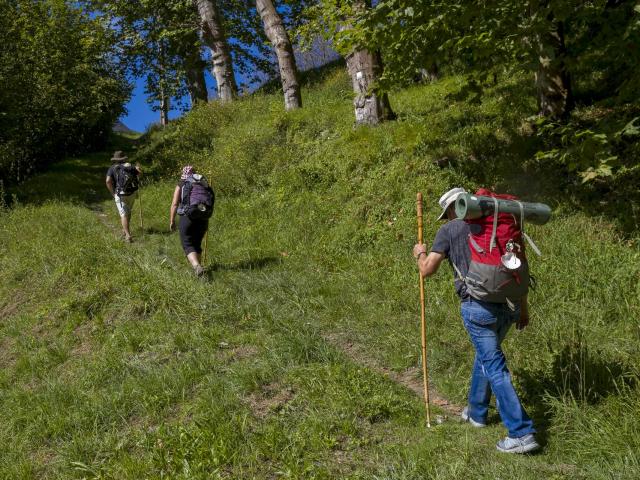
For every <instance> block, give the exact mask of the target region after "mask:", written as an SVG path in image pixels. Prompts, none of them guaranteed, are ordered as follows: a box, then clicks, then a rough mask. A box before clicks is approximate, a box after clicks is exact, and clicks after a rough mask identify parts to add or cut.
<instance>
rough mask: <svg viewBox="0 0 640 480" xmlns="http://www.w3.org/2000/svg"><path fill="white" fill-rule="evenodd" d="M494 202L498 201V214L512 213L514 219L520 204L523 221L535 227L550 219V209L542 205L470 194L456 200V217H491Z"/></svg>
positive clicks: (471, 218) (517, 215)
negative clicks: (533, 224)
mask: <svg viewBox="0 0 640 480" xmlns="http://www.w3.org/2000/svg"><path fill="white" fill-rule="evenodd" d="M495 200H498V211H499V212H500V213H512V214H514V215H515V216H516V218H518V219H519V218H520V213H521V212H520V204H522V208H523V212H524V219H525V221H527V222H531V223H535V224H536V225H544V224H545V223H547V222H548V221H549V219H550V218H551V207H549V205H545V204H544V203H531V202H517V201H515V200H505V199H501V198H498V199H495V198H493V197H482V196H479V195H473V194H471V193H463V194H462V195H460V196H459V197H458V199H457V200H456V216H457V217H458V218H459V219H463V220H473V219H475V218H481V217H486V216H488V215H493V211H494V209H495Z"/></svg>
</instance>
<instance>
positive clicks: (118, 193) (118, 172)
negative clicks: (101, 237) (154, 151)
mask: <svg viewBox="0 0 640 480" xmlns="http://www.w3.org/2000/svg"><path fill="white" fill-rule="evenodd" d="M127 160H128V157H127V156H126V155H125V154H124V152H122V151H120V150H118V151H117V152H115V153H114V154H113V158H111V161H112V162H113V165H111V167H109V170H108V171H107V179H106V184H107V190H109V193H110V194H111V196H112V197H113V199H114V200H115V202H116V208H117V209H118V213H119V214H120V221H121V223H122V233H123V236H124V240H125V241H126V242H127V243H131V242H132V241H133V239H132V238H131V232H130V231H129V221H130V220H131V210H132V208H133V204H134V202H135V199H136V197H137V192H138V188H139V179H140V177H141V176H142V169H141V168H140V165H139V164H136V165H135V166H134V165H131V164H130V163H129V162H128V161H127Z"/></svg>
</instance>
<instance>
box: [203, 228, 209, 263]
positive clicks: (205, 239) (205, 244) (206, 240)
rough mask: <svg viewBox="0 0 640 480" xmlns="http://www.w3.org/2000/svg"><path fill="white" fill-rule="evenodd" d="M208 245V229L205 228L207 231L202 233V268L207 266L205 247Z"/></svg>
mask: <svg viewBox="0 0 640 480" xmlns="http://www.w3.org/2000/svg"><path fill="white" fill-rule="evenodd" d="M208 245H209V229H208V228H207V231H206V232H204V249H203V252H202V266H203V267H204V266H206V264H207V247H208Z"/></svg>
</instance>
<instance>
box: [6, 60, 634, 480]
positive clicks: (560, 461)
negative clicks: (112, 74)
mask: <svg viewBox="0 0 640 480" xmlns="http://www.w3.org/2000/svg"><path fill="white" fill-rule="evenodd" d="M527 85H529V82H527V81H526V79H523V78H520V77H517V76H514V77H513V78H511V79H509V80H508V81H505V80H501V81H500V82H499V83H498V84H497V85H495V86H494V87H492V88H489V89H487V90H486V91H485V94H484V95H482V97H481V98H480V101H478V102H475V103H468V102H466V101H465V100H464V97H461V96H460V95H459V94H460V92H461V90H463V89H464V87H465V79H464V78H462V77H460V76H454V77H447V78H444V79H443V80H442V81H439V82H437V83H435V84H432V85H428V86H414V87H412V88H409V89H406V90H403V91H399V92H397V93H396V94H395V96H394V97H395V98H394V107H395V108H396V110H397V112H398V114H399V120H398V121H397V122H390V123H388V124H385V125H382V126H380V127H378V128H358V129H354V128H353V125H352V121H351V119H350V109H351V106H350V103H349V101H348V99H349V95H350V85H349V79H348V78H347V76H346V75H345V73H344V72H343V71H342V69H334V70H332V71H329V72H326V73H325V78H324V81H323V82H321V83H319V84H314V85H313V86H312V88H307V89H306V90H305V92H304V94H305V98H307V99H308V101H307V107H306V108H305V109H304V110H299V111H295V112H289V113H283V112H282V108H281V98H280V94H279V93H278V94H274V95H256V96H252V97H251V98H247V99H243V100H241V101H239V102H236V103H233V104H231V105H219V104H211V105H207V106H203V107H199V108H197V109H196V110H195V111H194V112H192V113H190V114H189V115H187V116H186V117H185V118H184V119H182V120H180V121H178V122H175V123H174V124H173V125H171V126H170V127H168V128H166V129H163V130H160V129H157V130H154V131H151V132H149V133H148V134H147V136H146V140H145V142H146V143H145V144H143V145H140V146H139V149H138V152H139V153H138V154H137V155H136V157H137V158H136V160H139V161H141V162H142V164H143V168H145V170H146V171H151V170H152V171H153V174H152V175H150V176H149V177H146V178H147V180H146V181H145V182H146V183H145V185H144V186H143V188H142V193H141V194H142V201H143V207H144V221H145V229H146V230H145V232H144V235H143V234H142V233H143V232H141V231H140V227H139V226H138V222H137V213H138V210H137V209H138V208H139V206H138V205H136V207H135V211H134V221H133V234H134V237H135V239H136V242H135V243H133V244H131V245H128V244H127V245H125V244H123V243H122V242H121V241H120V240H118V233H119V226H118V223H119V219H118V217H117V213H116V211H115V208H114V205H113V202H112V200H111V199H109V198H107V197H108V195H105V194H106V190H105V189H104V184H103V182H104V172H105V171H106V168H107V166H108V164H109V160H108V158H109V155H108V154H102V155H96V156H91V157H84V158H79V159H74V160H69V161H65V162H62V163H60V164H58V165H56V167H55V169H54V170H52V171H50V172H48V173H47V174H46V175H44V176H38V177H36V178H34V179H32V180H30V181H28V182H26V183H25V184H24V185H23V187H22V188H21V189H20V192H19V193H18V205H17V206H16V207H15V208H13V209H11V210H9V211H3V212H2V213H0V220H1V221H0V318H1V320H2V321H1V322H0V345H1V346H2V348H1V349H0V366H1V367H2V368H0V390H1V391H2V395H1V396H0V407H1V408H0V423H1V424H2V425H3V428H2V429H0V472H1V473H2V475H3V476H6V477H8V478H94V479H98V478H104V479H108V478H118V479H139V478H183V479H200V478H202V479H205V478H242V479H244V478H256V479H267V478H277V477H284V478H287V477H288V478H301V479H302V478H305V479H307V478H308V479H335V478H346V479H358V480H365V479H371V478H379V479H388V480H391V479H393V480H398V479H411V480H414V479H423V478H427V479H459V478H479V479H495V478H518V479H531V480H533V479H536V480H537V479H539V478H571V479H573V478H577V479H591V478H593V479H599V478H609V477H611V476H612V475H613V476H615V477H617V478H621V479H627V478H628V479H635V478H636V477H638V472H639V471H640V460H639V457H638V451H639V448H640V447H639V445H638V438H640V437H639V436H638V433H639V432H638V422H637V421H636V417H637V411H638V408H640V405H639V400H638V399H639V398H640V396H639V395H638V393H639V392H638V380H639V373H640V357H639V356H638V347H637V346H638V341H639V340H640V339H639V332H640V329H639V325H638V319H639V318H640V291H639V290H638V282H637V278H638V275H639V273H640V271H639V268H640V267H639V265H640V263H639V262H638V259H640V250H639V243H638V240H637V234H636V235H635V236H633V237H631V238H628V239H626V240H624V239H621V238H620V235H619V233H618V232H617V230H616V228H615V225H613V224H612V222H611V219H610V218H606V217H605V218H603V217H601V216H599V215H597V212H595V211H589V210H587V211H586V212H578V211H575V210H574V209H572V207H571V204H570V203H568V202H567V198H566V195H564V194H561V195H557V193H558V192H556V191H554V190H553V189H551V188H550V186H551V185H553V184H554V183H553V182H552V180H554V179H555V181H556V182H557V181H558V178H557V177H560V175H558V174H557V172H551V175H550V177H551V180H548V179H547V178H545V177H541V176H540V175H541V174H540V172H538V171H535V170H533V171H532V170H526V169H518V167H519V166H521V165H522V164H524V163H525V160H526V159H529V158H531V157H532V155H533V153H534V152H535V151H536V148H538V146H539V145H538V144H536V143H535V142H536V141H537V137H536V136H535V135H534V134H533V132H531V131H530V127H529V124H528V123H526V122H522V119H523V118H525V117H526V116H527V115H528V112H529V111H530V110H531V108H532V100H531V99H532V96H531V95H530V94H529V93H530V90H528V87H527ZM578 113H579V114H582V115H584V116H585V119H586V118H588V116H589V115H590V114H591V115H592V116H593V112H591V111H590V110H589V109H583V108H580V107H579V108H578ZM627 113H628V114H629V115H630V116H631V117H632V118H634V117H635V116H637V114H633V113H631V112H627ZM625 115H626V114H625ZM602 118H603V120H602V122H604V123H600V124H598V125H597V128H596V127H593V126H592V127H591V128H592V129H593V131H600V130H605V129H604V126H605V124H606V123H607V122H605V119H606V118H608V119H609V120H610V121H611V117H606V116H605V117H602ZM623 118H624V120H623ZM628 123H629V121H628V120H627V119H626V117H625V116H624V115H622V116H620V118H618V119H617V120H616V121H611V125H610V127H609V129H606V131H607V132H609V131H610V132H611V135H614V132H617V131H621V130H624V131H627V132H631V133H633V131H634V128H635V125H636V124H635V123H632V124H631V125H630V126H629V127H628V128H627V129H624V127H625V125H627V124H628ZM583 128H586V127H585V126H584V125H583ZM621 135H622V134H621ZM530 142H534V143H533V145H532V144H530ZM445 154H446V155H447V156H448V158H449V160H450V162H449V163H448V164H446V165H440V164H439V163H440V162H439V160H441V159H442V156H443V155H445ZM474 158H475V161H474ZM183 163H194V164H195V165H196V166H197V167H198V168H199V169H200V170H201V171H203V172H205V173H209V172H211V175H210V179H211V181H212V183H213V186H214V187H215V188H216V190H217V192H218V193H219V195H218V199H217V204H216V212H215V215H214V217H213V219H212V223H211V231H210V237H209V253H208V258H209V259H210V260H209V261H210V265H209V266H210V272H209V278H208V279H207V281H204V282H202V281H199V280H197V279H195V278H194V277H193V276H192V275H191V274H190V272H189V267H188V265H187V262H186V260H185V259H184V254H183V252H182V250H181V248H180V245H179V240H178V238H177V235H176V234H169V233H168V232H167V221H168V218H167V217H168V207H169V202H170V200H171V192H172V191H173V188H174V186H175V182H176V181H177V178H178V174H179V167H180V166H181V165H182V164H183ZM436 163H438V164H436ZM501 165H502V166H503V167H504V166H506V171H503V170H501ZM527 168H530V167H527ZM80 173H82V174H85V175H82V176H81V177H80V179H81V180H82V181H81V182H78V181H77V180H78V178H77V177H78V175H79V174H80ZM477 174H481V175H483V176H485V177H486V179H485V181H484V182H483V184H485V185H493V184H496V188H499V189H500V190H503V191H507V190H508V191H512V192H514V193H518V194H520V195H522V196H523V198H525V199H527V200H542V201H547V202H549V203H550V204H552V205H553V207H554V217H553V220H552V221H551V222H550V223H549V224H548V225H545V226H542V227H538V226H531V228H530V231H529V233H530V234H531V235H532V237H533V238H534V239H535V241H536V243H537V244H538V245H539V246H540V248H541V249H542V250H543V254H544V257H542V258H541V259H538V258H530V262H531V268H532V270H533V272H534V274H535V275H536V277H537V279H538V288H537V290H536V291H535V292H532V294H531V315H532V324H531V326H530V328H528V329H527V330H525V331H524V332H521V333H516V332H511V334H510V335H509V337H508V339H507V341H506V342H505V349H506V352H507V356H508V358H509V365H510V368H511V371H512V375H513V378H514V379H515V382H516V384H517V389H518V392H519V393H520V394H521V395H522V397H523V399H524V402H525V406H526V408H527V409H528V411H529V412H530V413H531V414H532V415H533V416H534V418H535V421H536V425H537V427H538V428H539V430H540V439H541V440H542V441H543V443H544V449H543V451H542V452H541V453H540V454H539V455H535V456H527V457H518V456H510V455H501V454H499V453H498V452H496V451H495V447H494V444H495V442H496V441H497V440H498V439H499V438H500V437H502V436H504V434H505V432H504V429H503V427H502V426H501V425H499V421H498V418H497V415H496V414H495V410H493V409H492V415H491V417H490V418H491V424H490V426H489V427H488V428H485V429H472V428H470V427H469V426H468V425H466V424H463V423H460V422H458V421H456V418H455V415H454V414H451V413H447V412H445V411H443V410H441V409H440V408H439V407H437V406H433V414H434V416H435V415H443V416H445V415H448V418H447V419H445V421H444V423H443V424H442V425H437V426H434V427H433V428H431V429H429V430H426V429H425V427H424V412H423V403H422V399H421V398H420V396H417V395H414V394H413V393H412V392H411V391H410V390H409V389H408V388H406V386H407V385H408V386H409V387H413V388H416V387H417V388H418V390H419V389H420V386H421V378H420V360H419V358H420V336H419V323H420V320H419V313H418V312H419V310H418V303H419V302H418V288H417V278H416V277H417V273H416V270H415V264H414V260H413V258H412V257H411V254H410V250H411V247H412V245H413V243H414V242H415V240H414V238H415V233H416V219H415V193H416V192H417V191H422V192H423V193H424V194H425V199H426V203H425V207H426V208H425V234H426V237H425V238H426V239H427V241H429V239H431V238H433V236H434V234H435V232H436V230H437V228H438V226H439V225H438V224H437V223H436V222H435V220H434V219H435V217H436V216H437V214H438V213H439V207H438V205H437V202H436V200H437V198H438V197H439V195H440V194H441V193H442V191H444V190H445V189H447V188H450V187H452V186H454V185H463V186H465V187H467V188H469V189H472V188H474V187H475V186H477V184H478V182H479V180H477V179H476V177H472V175H477ZM509 175H511V176H509ZM150 177H152V178H153V179H154V181H153V182H150V181H149V178H150ZM541 184H543V186H547V187H549V188H548V189H547V190H543V189H541V188H539V187H540V186H541ZM587 185H589V184H587ZM61 186H62V188H61ZM554 194H555V195H554ZM48 198H49V199H54V200H49V201H47V199H48ZM83 202H87V203H88V204H87V205H83ZM88 207H89V208H88ZM452 278H453V273H452V272H451V271H450V269H448V267H447V266H446V265H443V266H442V268H441V271H440V272H439V274H438V275H436V276H435V277H432V278H430V279H429V280H428V281H427V284H426V292H427V314H428V317H427V319H428V333H429V337H428V354H429V361H430V363H429V367H430V372H431V382H432V385H433V387H434V388H435V389H436V390H437V391H438V392H439V393H440V394H441V395H443V396H445V397H446V398H448V399H450V400H451V401H453V402H455V403H456V404H458V405H463V404H464V402H465V401H466V389H467V382H468V375H469V371H470V368H471V364H472V361H473V352H472V348H471V346H470V343H469V341H468V339H467V337H466V334H465V332H464V329H463V327H462V325H461V322H460V319H459V310H458V309H459V301H458V300H457V298H456V297H455V294H454V293H453V291H452V290H453V289H452V286H451V282H452ZM387 374H390V375H392V376H394V377H395V378H396V379H400V380H401V381H402V382H404V383H401V384H398V383H397V382H396V381H393V380H391V379H390V378H389V377H388V375H387ZM612 472H614V473H613V474H612Z"/></svg>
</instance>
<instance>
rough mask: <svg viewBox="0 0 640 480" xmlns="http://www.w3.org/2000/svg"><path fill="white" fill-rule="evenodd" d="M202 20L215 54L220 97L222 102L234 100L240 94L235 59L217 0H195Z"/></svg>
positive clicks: (214, 67) (203, 28)
mask: <svg viewBox="0 0 640 480" xmlns="http://www.w3.org/2000/svg"><path fill="white" fill-rule="evenodd" d="M193 1H194V3H195V6H196V7H197V9H198V14H199V15H200V21H201V22H202V34H203V38H204V41H205V43H206V44H207V45H208V46H209V48H210V49H211V54H212V56H213V76H214V77H215V79H216V83H217V86H218V98H219V99H220V101H222V102H229V101H231V100H233V99H234V98H235V97H236V96H237V94H238V87H237V86H236V80H235V75H234V73H233V60H232V58H231V51H230V49H229V44H228V43H227V38H226V36H225V32H224V28H223V24H222V16H221V15H220V11H219V10H218V6H217V5H216V2H215V0H193Z"/></svg>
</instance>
